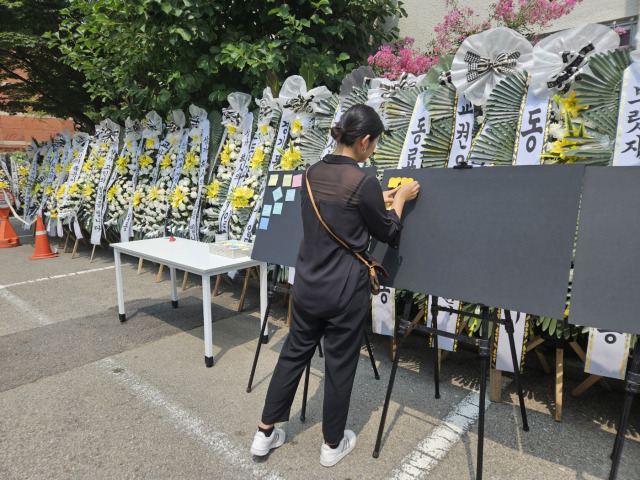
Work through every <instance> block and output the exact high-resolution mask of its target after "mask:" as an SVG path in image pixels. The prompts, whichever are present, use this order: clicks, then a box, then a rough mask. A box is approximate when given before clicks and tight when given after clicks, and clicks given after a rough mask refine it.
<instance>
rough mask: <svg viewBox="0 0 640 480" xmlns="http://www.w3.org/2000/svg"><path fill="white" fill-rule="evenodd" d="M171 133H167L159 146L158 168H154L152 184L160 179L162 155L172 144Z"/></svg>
mask: <svg viewBox="0 0 640 480" xmlns="http://www.w3.org/2000/svg"><path fill="white" fill-rule="evenodd" d="M169 135H170V134H167V137H165V139H164V140H162V142H160V146H159V147H158V156H157V157H156V168H155V169H154V170H153V177H152V179H151V186H152V187H153V186H155V184H156V181H157V180H158V172H159V171H160V162H161V161H162V157H164V155H165V154H166V153H167V152H168V151H169V147H170V146H171V142H169V140H168V137H169Z"/></svg>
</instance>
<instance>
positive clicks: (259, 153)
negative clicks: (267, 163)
mask: <svg viewBox="0 0 640 480" xmlns="http://www.w3.org/2000/svg"><path fill="white" fill-rule="evenodd" d="M263 160H264V150H263V149H262V147H261V146H257V147H256V150H255V152H253V157H251V161H250V162H249V165H250V166H251V168H258V167H259V166H260V165H262V161H263Z"/></svg>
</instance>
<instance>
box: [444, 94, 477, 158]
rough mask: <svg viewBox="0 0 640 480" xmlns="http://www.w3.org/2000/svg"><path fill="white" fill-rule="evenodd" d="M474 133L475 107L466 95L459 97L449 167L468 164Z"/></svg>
mask: <svg viewBox="0 0 640 480" xmlns="http://www.w3.org/2000/svg"><path fill="white" fill-rule="evenodd" d="M472 131H473V105H472V104H471V102H470V101H469V100H467V99H466V98H465V96H464V95H458V100H457V102H456V115H455V120H454V132H453V142H452V144H451V151H450V152H449V161H448V163H447V167H453V166H455V165H457V164H459V163H461V162H466V161H467V157H468V156H469V151H470V150H471V142H472V138H471V134H472Z"/></svg>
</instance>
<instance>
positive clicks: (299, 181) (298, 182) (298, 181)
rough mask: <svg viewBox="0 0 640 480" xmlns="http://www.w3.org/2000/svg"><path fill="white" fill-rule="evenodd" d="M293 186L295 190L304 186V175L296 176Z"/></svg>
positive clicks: (292, 181)
mask: <svg viewBox="0 0 640 480" xmlns="http://www.w3.org/2000/svg"><path fill="white" fill-rule="evenodd" d="M291 186H292V187H293V188H296V187H300V186H302V175H294V177H293V180H291Z"/></svg>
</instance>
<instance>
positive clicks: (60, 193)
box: [56, 185, 67, 200]
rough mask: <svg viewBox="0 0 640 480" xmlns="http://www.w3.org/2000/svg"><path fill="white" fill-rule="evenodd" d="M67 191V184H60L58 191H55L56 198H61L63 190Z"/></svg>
mask: <svg viewBox="0 0 640 480" xmlns="http://www.w3.org/2000/svg"><path fill="white" fill-rule="evenodd" d="M66 191H67V186H66V185H62V186H61V187H60V188H59V189H58V192H57V193H56V198H57V199H58V200H60V199H61V198H62V196H63V195H64V192H66Z"/></svg>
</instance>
